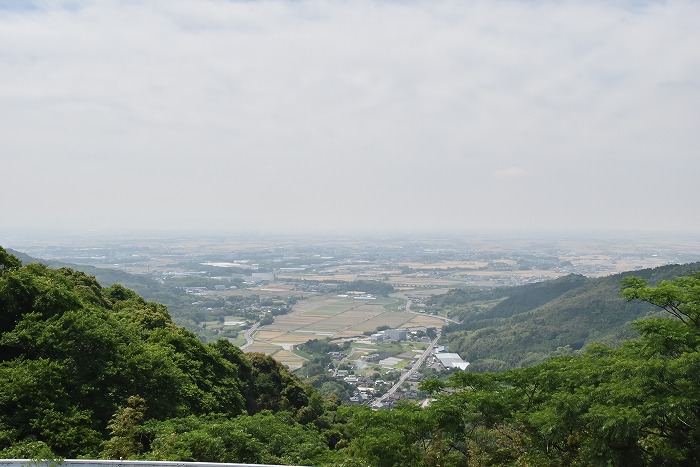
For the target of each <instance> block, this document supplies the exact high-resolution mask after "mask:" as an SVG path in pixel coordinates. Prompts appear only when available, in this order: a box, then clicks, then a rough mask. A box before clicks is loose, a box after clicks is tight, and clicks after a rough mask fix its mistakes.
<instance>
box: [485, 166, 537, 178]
mask: <svg viewBox="0 0 700 467" xmlns="http://www.w3.org/2000/svg"><path fill="white" fill-rule="evenodd" d="M527 175H528V173H527V170H525V169H523V168H521V167H507V168H505V169H500V170H496V171H495V172H494V173H493V176H494V177H495V178H497V179H500V180H512V179H517V178H523V177H526V176H527Z"/></svg>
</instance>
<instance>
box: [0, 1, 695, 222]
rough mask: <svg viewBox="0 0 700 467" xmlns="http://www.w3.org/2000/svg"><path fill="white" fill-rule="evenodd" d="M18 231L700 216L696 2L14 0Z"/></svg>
mask: <svg viewBox="0 0 700 467" xmlns="http://www.w3.org/2000/svg"><path fill="white" fill-rule="evenodd" d="M0 162H1V166H0V170H1V172H0V173H1V174H2V176H1V177H0V216H1V220H0V230H2V229H3V228H5V229H18V228H27V229H36V230H37V231H43V230H48V229H56V228H61V229H66V230H76V231H87V232H101V231H107V230H109V229H120V230H144V229H148V230H152V229H183V228H186V229H190V230H191V229H197V228H202V229H207V230H215V229H225V230H230V231H237V230H243V231H255V230H263V231H283V232H284V231H300V230H310V231H313V230H323V231H328V230H362V231H371V230H381V231H386V230H404V231H412V230H441V229H451V230H461V229H469V230H471V229H508V230H520V229H538V230H539V229H601V228H602V229H627V230H635V229H653V230H657V229H662V230H664V229H669V230H684V231H692V232H700V208H699V207H698V201H699V200H700V1H697V0H689V1H672V0H671V1H658V2H657V1H632V0H629V1H622V0H621V1H615V0H600V1H598V0H586V1H583V0H582V1H566V2H562V1H537V0H529V1H526V0H522V1H507V0H504V1H498V0H486V1H480V0H476V1H465V0H460V1H441V0H429V1H410V0H405V1H398V0H397V1H305V0H299V1H223V0H144V1H138V0H129V1H127V0H124V1H109V0H95V1H80V0H71V1H58V0H52V1H49V0H47V1H34V2H29V1H11V0H10V1H8V0H0Z"/></svg>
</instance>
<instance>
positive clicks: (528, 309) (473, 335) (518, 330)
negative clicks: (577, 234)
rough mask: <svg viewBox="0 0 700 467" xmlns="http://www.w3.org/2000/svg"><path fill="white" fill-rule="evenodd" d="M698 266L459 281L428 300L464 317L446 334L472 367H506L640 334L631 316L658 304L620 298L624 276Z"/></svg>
mask: <svg viewBox="0 0 700 467" xmlns="http://www.w3.org/2000/svg"><path fill="white" fill-rule="evenodd" d="M696 271H700V263H692V264H685V265H669V266H662V267H658V268H654V269H643V270H639V271H633V272H626V273H622V274H615V275H611V276H608V277H603V278H596V279H593V278H587V277H584V276H579V275H569V276H565V277H562V278H559V279H556V280H551V281H545V282H541V283H536V284H529V285H525V286H519V287H502V288H496V289H489V290H470V289H458V290H454V291H451V292H450V293H448V294H447V295H444V296H439V297H434V298H433V299H432V300H431V302H430V303H429V306H430V307H431V308H432V309H434V310H436V311H441V312H444V311H447V312H448V314H449V315H450V316H451V317H453V318H455V319H458V320H460V321H461V323H460V324H454V325H450V326H448V327H447V328H446V332H445V334H444V335H445V336H446V339H447V343H448V346H449V349H450V351H454V352H458V353H459V354H460V355H462V356H463V357H464V358H465V359H467V360H469V361H470V362H471V364H472V365H471V366H470V369H471V370H472V371H489V370H503V369H507V368H515V367H519V366H527V365H531V364H533V363H537V362H540V361H543V360H544V359H546V358H548V357H550V356H553V355H560V354H567V353H571V352H573V351H576V350H579V349H581V348H583V347H584V346H586V345H589V344H591V343H595V342H597V343H610V344H618V343H620V342H621V341H622V340H623V339H627V338H630V337H633V336H635V335H636V333H635V332H634V331H633V330H632V329H631V328H630V326H629V323H630V322H631V321H633V320H635V319H638V318H641V317H644V316H649V315H650V314H653V313H658V311H657V309H656V308H655V307H653V306H651V305H648V304H643V303H638V302H635V303H630V302H627V301H625V300H624V299H623V298H621V297H620V288H621V283H622V280H623V279H624V278H625V277H627V276H630V275H634V276H638V277H641V278H643V279H645V280H647V281H649V282H650V283H652V284H655V283H658V282H659V281H661V280H665V279H670V278H673V277H678V276H682V275H688V274H692V273H694V272H696Z"/></svg>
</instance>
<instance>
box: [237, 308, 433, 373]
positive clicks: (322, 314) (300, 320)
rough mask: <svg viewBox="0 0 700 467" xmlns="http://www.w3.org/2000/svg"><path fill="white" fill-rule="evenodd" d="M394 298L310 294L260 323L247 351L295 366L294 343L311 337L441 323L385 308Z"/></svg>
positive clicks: (299, 362)
mask: <svg viewBox="0 0 700 467" xmlns="http://www.w3.org/2000/svg"><path fill="white" fill-rule="evenodd" d="M396 302H397V300H396V299H394V298H376V299H374V300H367V299H358V298H353V297H340V296H335V295H326V296H320V297H313V298H309V299H307V300H303V301H301V302H299V303H297V304H296V305H295V306H294V309H293V310H292V311H291V312H290V313H288V314H286V315H282V316H276V317H275V321H274V323H272V324H268V325H265V326H261V327H260V328H259V329H258V331H257V332H256V333H255V335H254V336H253V337H254V339H255V342H254V343H253V345H251V346H250V347H248V348H247V350H246V351H248V352H262V353H266V354H268V355H272V356H273V357H275V358H276V359H278V360H280V361H281V362H282V363H284V364H286V365H288V366H289V367H290V368H291V369H296V368H299V367H301V365H302V363H303V361H304V359H303V358H302V357H300V356H297V355H295V354H294V353H293V352H292V350H293V348H294V346H295V345H298V344H302V343H304V342H307V341H309V340H312V339H324V338H326V337H330V338H339V337H354V336H362V335H363V334H364V333H366V332H370V331H374V330H375V329H377V328H378V327H379V326H389V327H390V328H401V327H404V328H406V327H419V326H425V327H431V326H435V327H441V326H442V324H443V323H442V321H440V320H439V319H437V318H433V317H431V316H426V315H417V314H414V313H406V312H401V311H398V312H397V311H388V310H387V309H386V308H385V306H386V305H392V304H395V303H396ZM282 357H284V358H282Z"/></svg>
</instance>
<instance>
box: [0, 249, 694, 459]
mask: <svg viewBox="0 0 700 467" xmlns="http://www.w3.org/2000/svg"><path fill="white" fill-rule="evenodd" d="M0 262H1V263H2V267H1V268H0V318H1V320H0V381H2V382H3V384H2V385H0V457H5V458H7V457H15V458H37V457H51V456H63V457H104V458H119V457H121V458H127V459H158V460H188V461H210V462H250V463H268V464H274V463H287V464H302V465H338V466H348V467H349V466H357V467H359V466H369V465H371V466H398V465H400V466H463V465H467V466H481V465H537V466H540V465H543V466H560V465H580V466H589V465H594V466H595V465H601V466H603V465H605V466H608V465H620V466H622V465H635V466H636V465H649V466H652V465H654V466H655V465H662V466H663V465H665V466H694V465H700V425H699V422H700V380H698V378H697V375H698V374H700V274H698V273H695V274H691V275H687V276H684V277H679V278H676V279H673V280H668V281H662V282H660V283H659V284H657V285H655V286H653V287H650V286H649V285H648V284H647V282H645V281H644V280H643V279H639V278H631V279H627V280H626V281H625V282H624V284H623V291H622V295H623V297H624V298H625V299H627V300H630V302H629V304H628V305H629V306H634V305H635V304H636V306H640V305H641V302H640V300H641V301H642V302H644V303H647V304H650V305H654V306H657V307H660V308H661V309H663V310H666V311H667V312H668V313H669V314H670V315H672V316H670V317H661V316H657V317H653V318H649V319H645V320H640V321H637V322H636V323H635V328H636V330H637V332H638V334H639V337H638V338H636V339H632V340H628V341H627V342H625V343H624V345H622V346H620V347H618V348H611V347H606V346H603V345H592V346H589V347H587V349H586V350H585V351H582V352H580V353H578V354H576V355H564V356H560V357H556V358H553V359H550V360H548V361H546V362H544V363H541V364H538V365H535V366H531V367H528V368H522V369H515V370H510V371H506V372H502V373H472V372H457V373H454V374H453V375H452V377H451V378H450V379H449V380H447V381H437V380H431V381H426V382H424V383H423V389H424V390H425V391H428V392H431V393H432V395H433V399H432V404H431V405H430V406H428V407H426V408H420V407H418V406H416V405H412V404H399V405H398V406H397V407H396V408H395V409H393V410H390V411H372V410H370V409H369V408H366V407H360V406H344V405H341V404H340V403H339V401H338V399H337V397H332V396H331V397H327V398H325V399H324V398H323V397H322V396H321V395H320V393H319V392H317V391H314V390H312V389H310V388H308V387H306V386H305V385H304V384H302V383H301V382H300V381H299V380H298V379H296V378H295V377H294V376H293V375H292V374H290V373H289V372H288V371H287V370H286V369H285V368H284V367H282V366H281V365H279V364H278V363H276V362H275V361H274V360H272V359H271V358H269V357H266V356H264V355H259V354H249V355H244V354H243V353H241V351H240V350H239V349H237V348H236V347H234V346H232V345H231V344H229V343H228V342H227V341H223V340H222V341H218V342H216V343H213V344H203V343H202V342H200V341H199V340H198V339H197V338H196V337H195V336H194V335H192V334H191V333H189V332H188V331H185V330H183V329H182V328H179V327H177V326H175V325H174V324H173V323H172V321H171V320H170V317H169V315H168V312H167V310H166V309H165V308H164V307H163V306H162V305H158V304H155V303H150V302H147V301H145V300H144V299H142V298H141V297H139V296H138V295H136V294H135V293H134V292H132V291H130V290H128V289H126V288H124V287H122V286H118V285H117V286H111V287H108V288H103V287H101V286H100V285H99V284H98V283H97V281H96V280H95V279H94V277H90V276H87V275H85V274H83V273H79V272H76V271H73V270H70V269H49V268H46V267H44V266H40V265H36V264H30V265H27V266H21V264H20V263H19V262H18V261H16V258H14V257H12V256H11V255H8V254H7V252H5V250H2V249H0ZM314 345H316V346H318V345H320V344H319V343H315V344H313V345H312V346H314Z"/></svg>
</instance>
